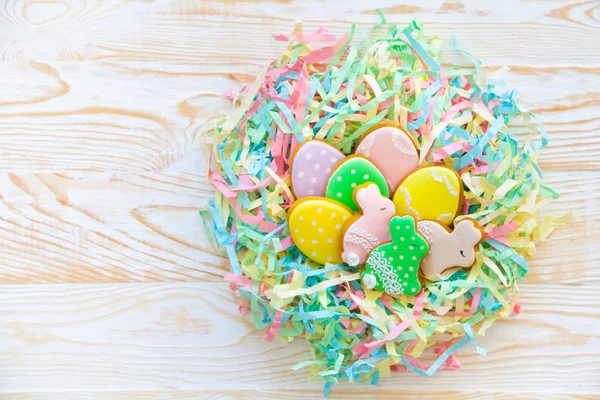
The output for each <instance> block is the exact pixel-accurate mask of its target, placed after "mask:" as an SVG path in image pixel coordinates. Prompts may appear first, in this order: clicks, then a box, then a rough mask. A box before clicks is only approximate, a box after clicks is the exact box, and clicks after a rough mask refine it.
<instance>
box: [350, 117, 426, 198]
mask: <svg viewBox="0 0 600 400" xmlns="http://www.w3.org/2000/svg"><path fill="white" fill-rule="evenodd" d="M356 154H360V155H363V156H365V157H366V158H368V159H369V160H370V161H371V162H372V163H373V164H375V166H376V167H377V168H379V170H380V171H381V173H382V174H383V176H385V179H386V181H387V184H388V186H389V188H390V193H393V192H394V191H395V190H396V189H397V188H398V185H400V182H402V179H404V177H405V176H407V175H408V174H410V173H411V172H412V171H414V170H415V169H417V168H418V167H419V154H418V153H417V149H416V148H415V145H414V143H413V142H412V140H411V139H410V137H409V136H408V134H407V133H405V132H404V131H403V130H401V129H400V128H396V127H394V126H383V127H381V128H377V129H375V130H373V131H372V132H371V133H369V134H367V135H366V136H365V137H364V138H363V139H362V140H361V141H360V143H359V144H358V147H357V148H356Z"/></svg>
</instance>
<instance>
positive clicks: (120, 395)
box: [2, 388, 597, 400]
mask: <svg viewBox="0 0 600 400" xmlns="http://www.w3.org/2000/svg"><path fill="white" fill-rule="evenodd" d="M322 396H323V391H321V390H302V391H300V390H295V389H291V390H264V391H258V390H202V391H198V390H194V391H191V390H169V391H132V392H85V393H81V392H80V393H75V394H74V393H66V392H63V393H13V394H9V395H5V396H2V399H3V400H80V399H86V400H114V399H128V400H314V399H319V398H322ZM331 398H332V399H361V400H363V399H369V400H380V399H387V400H389V399H406V400H421V399H423V398H427V399H429V400H597V397H596V396H594V395H585V394H555V393H551V394H548V393H544V394H534V393H528V394H520V393H510V394H509V393H502V392H467V391H452V392H450V391H447V392H443V393H424V392H422V391H407V390H400V389H395V390H394V389H392V390H389V389H376V390H373V391H372V392H370V393H365V392H364V391H355V390H348V389H341V388H335V389H334V391H333V395H332V396H331Z"/></svg>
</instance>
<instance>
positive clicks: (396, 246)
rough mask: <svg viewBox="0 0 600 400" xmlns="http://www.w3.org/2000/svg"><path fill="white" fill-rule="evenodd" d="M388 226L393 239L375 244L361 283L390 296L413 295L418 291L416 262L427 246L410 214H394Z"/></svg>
mask: <svg viewBox="0 0 600 400" xmlns="http://www.w3.org/2000/svg"><path fill="white" fill-rule="evenodd" d="M389 226H390V235H391V237H392V241H391V242H390V243H385V244H382V245H380V246H378V247H376V248H375V249H374V250H373V251H372V252H371V254H370V255H369V258H368V259H367V264H366V268H365V272H364V273H363V275H362V280H363V285H364V286H365V287H366V288H367V289H375V290H382V291H384V292H386V293H388V294H392V295H400V294H407V295H410V296H414V295H416V294H417V293H419V292H420V291H421V283H420V282H419V264H420V263H421V260H422V258H423V257H424V256H425V255H426V254H427V252H428V251H429V245H428V243H427V241H426V240H425V239H424V238H423V236H421V234H419V233H418V232H417V229H416V226H415V219H414V218H413V217H411V216H408V215H407V216H404V217H398V216H396V217H393V218H392V219H391V220H390V224H389Z"/></svg>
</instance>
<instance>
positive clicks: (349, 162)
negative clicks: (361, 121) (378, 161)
mask: <svg viewBox="0 0 600 400" xmlns="http://www.w3.org/2000/svg"><path fill="white" fill-rule="evenodd" d="M367 182H373V183H374V184H376V185H377V186H379V190H380V192H381V195H382V196H384V197H388V196H389V190H388V185H387V183H386V181H385V178H384V177H383V175H382V174H381V172H379V170H378V169H377V167H376V166H375V165H373V163H372V162H370V161H369V160H367V159H366V158H364V157H362V156H350V157H347V158H346V159H345V160H344V161H342V162H341V163H340V164H339V165H338V166H337V168H336V169H335V170H334V171H333V174H332V175H331V177H330V178H329V182H328V183H327V188H326V190H325V196H326V197H328V198H330V199H332V200H336V201H339V202H340V203H342V204H344V205H345V206H347V207H348V208H350V209H351V210H353V211H358V205H357V204H356V202H355V201H354V196H353V193H354V189H355V188H357V187H358V186H360V185H362V184H364V183H367Z"/></svg>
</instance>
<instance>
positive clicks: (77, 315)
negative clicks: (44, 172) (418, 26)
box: [0, 283, 600, 398]
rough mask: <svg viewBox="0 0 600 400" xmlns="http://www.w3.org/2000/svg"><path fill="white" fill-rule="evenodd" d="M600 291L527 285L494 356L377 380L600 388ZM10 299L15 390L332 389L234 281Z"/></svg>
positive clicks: (62, 289) (4, 367) (428, 388)
mask: <svg viewBox="0 0 600 400" xmlns="http://www.w3.org/2000/svg"><path fill="white" fill-rule="evenodd" d="M599 296H600V293H599V292H598V290H597V288H596V287H593V286H579V287H573V286H566V285H551V284H538V285H530V284H525V285H522V287H521V302H522V303H523V309H522V313H521V315H520V316H518V317H517V318H515V319H514V320H510V321H503V322H500V323H497V324H496V325H495V326H494V327H492V328H491V329H490V330H488V333H487V336H486V337H484V338H481V339H479V340H478V342H479V344H480V345H481V346H483V347H484V348H486V349H487V350H488V352H489V354H488V356H487V357H481V356H478V355H476V354H475V353H474V352H473V350H472V349H471V348H465V349H464V352H463V353H462V354H461V356H460V358H461V362H462V367H461V369H460V370H459V371H442V372H440V373H439V374H437V375H436V377H435V378H434V379H435V383H436V384H435V385H432V380H430V379H417V378H416V376H415V375H414V374H412V373H405V374H398V375H395V376H394V377H392V378H391V379H386V380H382V381H381V383H380V386H381V389H378V390H387V391H393V390H398V387H405V386H406V385H407V384H410V389H409V390H410V391H413V392H419V391H424V392H427V393H436V392H442V393H444V392H454V391H463V390H464V389H465V382H468V387H469V390H470V391H473V392H478V391H483V392H497V391H502V392H504V393H516V394H521V395H523V396H526V395H540V394H543V393H553V392H556V391H557V390H556V389H555V388H560V389H559V390H558V392H559V393H573V394H582V395H585V394H588V395H591V394H595V395H598V394H600V381H598V380H597V379H596V377H597V376H598V373H600V366H599V365H598V357H599V356H600V352H599V349H600V337H599V336H598V332H599V329H600V325H599V324H600V322H599V321H600V311H599V309H598V307H597V305H598V303H599V301H600V297H599ZM0 304H2V307H1V308H0V338H1V340H0V375H1V376H2V390H3V392H5V393H19V392H38V391H39V392H72V391H73V389H74V386H73V383H74V382H77V387H76V390H77V391H82V392H98V391H105V390H107V388H110V390H112V391H137V390H148V391H159V390H173V389H176V390H192V391H194V390H200V391H201V390H213V391H221V390H225V391H230V390H246V389H248V390H259V391H260V390H265V389H266V390H275V391H278V392H281V391H286V390H288V389H289V388H293V390H294V391H297V392H298V393H305V392H304V391H305V390H309V391H312V392H314V393H318V392H319V391H320V390H321V389H322V385H321V383H320V382H317V381H311V382H308V381H307V380H306V376H305V373H306V371H303V370H300V371H291V370H290V367H291V366H293V365H294V364H295V363H297V362H299V361H302V360H305V359H307V358H308V357H310V356H309V353H308V351H307V348H306V346H305V345H304V343H302V342H301V341H296V342H294V343H292V344H291V345H285V344H282V343H280V342H277V341H276V342H273V343H265V342H263V341H262V333H261V332H257V331H256V330H255V329H254V328H253V327H252V326H251V325H250V322H249V319H248V317H243V316H240V315H239V313H238V307H237V303H236V302H235V300H234V297H233V295H232V294H231V293H230V292H229V290H228V288H227V285H226V284H225V283H181V284H173V283H171V284H126V285H122V284H115V285H109V284H103V285H93V284H91V285H5V286H4V287H3V290H2V291H1V292H0ZM341 389H342V390H344V391H355V392H357V393H358V392H360V393H363V395H365V394H367V393H371V392H372V391H373V388H372V387H370V386H368V385H359V386H352V387H350V386H346V385H344V386H342V387H341ZM308 393H311V392H308ZM305 396H306V395H305ZM342 398H343V397H342Z"/></svg>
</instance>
